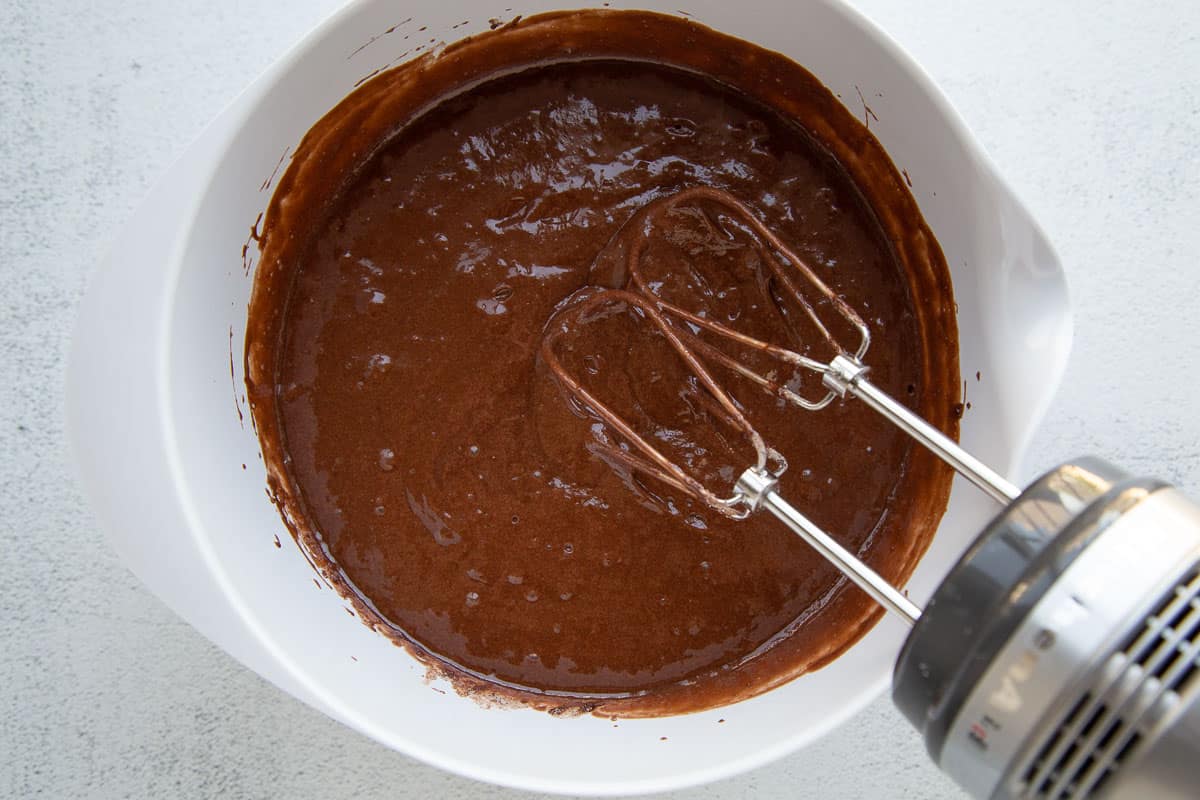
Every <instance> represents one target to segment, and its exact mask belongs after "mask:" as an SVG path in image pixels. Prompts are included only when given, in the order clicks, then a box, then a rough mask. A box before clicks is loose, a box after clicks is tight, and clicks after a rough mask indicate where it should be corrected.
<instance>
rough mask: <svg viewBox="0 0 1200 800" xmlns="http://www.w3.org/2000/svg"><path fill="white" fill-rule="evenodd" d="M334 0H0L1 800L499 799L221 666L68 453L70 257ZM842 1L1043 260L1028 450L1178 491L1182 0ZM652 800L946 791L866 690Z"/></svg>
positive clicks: (1199, 298)
mask: <svg viewBox="0 0 1200 800" xmlns="http://www.w3.org/2000/svg"><path fill="white" fill-rule="evenodd" d="M510 4H511V2H510ZM337 5H338V3H337V0H291V2H288V3H286V4H285V3H281V2H274V3H272V2H266V0H181V1H180V2H172V3H163V2H159V0H133V1H131V2H121V3H118V2H115V1H114V0H105V1H104V2H82V0H40V1H37V2H34V1H33V0H6V2H4V3H2V4H0V281H2V283H0V285H2V286H3V288H2V289H0V296H2V301H0V370H2V371H0V456H2V459H0V532H2V536H3V540H2V543H0V553H2V555H0V560H2V561H0V563H2V565H3V576H4V588H3V590H2V594H0V720H3V722H2V723H0V795H2V796H4V797H30V796H45V797H53V798H64V797H105V798H107V797H154V798H165V797H215V796H221V797H228V798H239V797H289V796H306V797H321V798H341V797H345V798H350V797H355V798H366V797H440V798H485V797H486V798H517V797H521V796H523V795H520V793H515V792H510V791H506V790H501V789H497V788H493V787H488V786H483V785H479V784H475V783H472V782H470V781H466V780H463V779H459V778H456V777H454V776H450V775H446V774H443V773H440V772H438V771H436V770H434V769H431V768H429V767H426V766H424V765H421V764H418V763H416V762H414V761H412V760H410V759H408V758H405V757H403V756H400V755H397V754H395V753H392V752H389V751H387V750H385V749H383V748H382V747H380V746H378V745H376V744H374V743H372V742H370V741H368V740H366V739H364V738H362V737H360V736H359V735H357V734H355V733H352V732H351V731H349V730H347V729H345V728H343V727H341V726H340V725H338V724H337V723H334V722H332V721H330V720H328V719H326V718H325V717H323V716H321V715H320V714H318V713H317V712H314V711H312V710H310V709H308V708H306V707H304V706H302V705H301V704H299V703H298V702H296V701H294V700H292V699H291V698H290V697H288V696H286V695H284V694H282V693H280V692H278V691H277V690H275V689H274V688H272V687H271V686H269V685H267V684H266V683H264V682H263V681H261V680H260V679H258V678H257V677H256V676H255V675H253V674H252V673H249V672H247V671H246V670H244V669H242V668H241V667H240V666H238V665H237V664H235V663H234V662H233V661H232V660H231V659H229V658H228V657H226V656H225V655H224V654H223V653H221V652H220V651H218V650H217V649H216V648H214V647H213V646H212V645H210V644H209V643H208V642H207V641H205V640H204V639H202V638H201V637H200V636H199V635H198V634H196V633H194V632H193V631H192V630H191V629H190V628H189V627H187V626H186V625H185V624H184V623H182V622H180V621H179V620H178V619H176V618H175V617H174V616H173V615H172V614H171V613H170V612H168V611H167V610H166V609H165V608H163V607H162V606H161V605H159V603H158V602H157V601H156V600H155V599H154V598H153V597H151V596H150V595H149V594H148V593H147V592H146V591H145V590H143V589H142V588H141V586H140V585H139V584H138V583H137V582H136V580H135V579H134V578H133V577H132V576H131V575H129V573H127V572H126V571H125V570H124V569H123V568H122V567H121V566H120V564H119V563H118V562H117V561H116V558H115V557H114V555H113V554H112V553H111V551H110V550H109V548H108V547H107V545H106V543H105V542H104V540H103V539H102V538H101V537H100V536H99V535H98V534H97V532H96V529H95V526H94V524H93V522H92V520H91V518H90V516H89V513H88V511H87V509H86V508H85V507H84V505H83V503H82V499H81V497H80V495H79V492H78V491H77V490H76V488H75V486H74V484H73V477H72V473H71V468H70V464H69V462H68V458H67V455H66V449H65V444H64V441H63V424H62V386H63V366H64V356H65V353H66V349H67V341H68V336H69V333H70V327H71V321H72V316H73V309H74V306H75V303H76V302H77V300H78V298H79V297H80V295H81V293H82V291H83V288H84V286H85V283H86V277H87V274H88V271H89V270H90V269H91V268H92V266H93V265H94V264H95V263H96V261H97V260H98V258H99V256H100V254H101V253H102V252H103V251H104V248H105V246H106V244H107V243H108V241H109V240H110V239H111V238H112V236H113V232H114V230H115V229H116V228H117V227H118V226H120V225H121V224H122V223H123V222H124V220H125V219H126V218H127V217H128V216H129V214H130V212H131V211H132V209H133V208H134V207H135V206H136V204H137V203H138V202H139V201H140V199H141V197H142V195H143V194H144V192H145V191H146V190H147V188H148V187H149V185H150V183H151V182H152V181H153V180H154V179H155V178H156V176H158V175H159V174H160V173H161V172H162V171H163V169H164V168H165V167H166V165H167V164H168V163H169V162H170V161H171V159H173V158H175V157H176V156H178V155H179V154H180V153H181V152H182V151H183V149H184V147H185V146H186V144H187V142H188V141H189V140H190V139H191V138H192V137H193V136H195V134H196V133H197V132H198V131H199V130H200V129H201V127H202V126H203V125H204V123H205V122H207V121H208V120H209V119H211V118H212V117H213V116H214V115H215V114H216V113H217V111H218V110H219V109H220V108H221V107H222V106H223V105H224V103H226V102H227V101H228V100H229V99H230V98H232V97H233V96H234V94H235V93H236V92H238V91H239V90H240V89H241V88H242V87H243V86H244V85H245V84H246V83H248V81H249V80H250V78H251V77H253V76H254V75H255V74H257V72H258V71H259V70H260V69H262V68H263V67H264V66H266V65H267V64H268V63H269V62H270V61H271V60H272V59H273V58H275V57H276V56H277V55H278V54H280V53H281V52H282V51H283V50H284V49H285V48H287V47H288V46H289V45H291V44H292V43H293V42H294V41H295V40H296V39H298V38H299V37H300V36H301V35H303V33H304V32H305V31H306V30H308V29H309V28H310V27H311V26H312V25H314V24H315V23H316V22H317V21H319V20H320V19H321V18H322V17H323V16H325V15H326V14H328V13H329V12H330V11H331V10H332V9H333V8H335V7H336V6H337ZM857 5H858V6H859V7H860V8H861V9H862V10H863V11H864V12H865V13H866V14H867V15H868V16H870V17H872V18H873V19H875V20H876V21H877V22H878V23H880V24H881V25H882V26H883V27H884V28H885V29H886V30H888V31H889V32H890V33H891V34H892V35H893V36H894V37H896V39H898V40H899V41H900V42H901V43H902V44H903V45H904V46H905V47H906V48H907V49H908V50H909V51H910V52H911V53H912V54H913V55H914V56H915V57H916V59H917V60H918V61H919V62H920V63H922V64H923V65H924V66H925V68H926V69H928V70H929V72H930V73H931V74H932V75H933V77H934V79H935V80H936V81H937V82H938V83H939V84H940V85H941V86H942V87H943V88H944V89H945V91H946V92H947V93H948V94H949V96H950V98H951V100H952V101H953V102H954V103H955V104H956V105H957V107H958V108H959V109H960V111H961V112H962V113H963V115H964V116H965V117H966V120H967V122H968V124H969V125H970V127H971V128H972V129H973V130H974V131H975V133H976V134H977V135H978V136H979V138H980V139H981V140H982V142H983V144H984V146H985V147H986V148H987V149H988V150H989V151H990V152H991V154H992V156H993V157H994V159H995V160H996V162H997V164H998V165H999V167H1000V170H1001V172H1002V173H1003V174H1004V175H1005V176H1007V177H1008V178H1009V179H1010V180H1011V182H1012V184H1013V185H1014V187H1015V188H1016V190H1017V192H1018V193H1019V194H1020V195H1021V196H1022V197H1023V198H1024V199H1025V200H1026V201H1027V202H1028V204H1029V205H1030V207H1031V208H1032V210H1033V212H1034V214H1035V216H1037V218H1038V219H1039V220H1040V221H1041V222H1042V223H1043V224H1044V226H1045V227H1046V229H1047V231H1048V232H1049V235H1050V238H1051V240H1052V241H1053V242H1054V243H1055V245H1056V246H1057V248H1058V250H1059V252H1060V254H1061V256H1062V258H1063V261H1064V263H1065V264H1066V269H1067V273H1068V276H1069V279H1070V283H1071V289H1072V295H1073V298H1074V302H1075V303H1076V306H1077V309H1078V315H1077V326H1076V344H1075V350H1074V354H1073V357H1072V360H1071V364H1070V367H1069V369H1068V372H1067V378H1066V382H1065V385H1064V387H1063V389H1062V391H1061V392H1060V394H1059V396H1058V399H1057V401H1056V402H1055V404H1054V407H1053V409H1052V411H1051V413H1050V417H1049V419H1048V421H1047V423H1046V425H1045V426H1044V427H1043V429H1042V431H1041V433H1040V434H1039V435H1038V437H1037V438H1036V440H1035V443H1034V446H1033V449H1032V452H1031V454H1030V456H1029V459H1028V462H1027V465H1026V468H1025V473H1026V476H1027V477H1028V476H1032V474H1033V473H1035V472H1036V471H1038V470H1039V469H1040V468H1042V467H1045V466H1049V465H1051V464H1052V463H1053V462H1055V461H1057V460H1061V459H1063V458H1067V457H1070V456H1072V455H1076V454H1078V453H1082V452H1093V453H1097V454H1105V455H1107V456H1109V457H1110V458H1112V459H1113V460H1115V461H1117V462H1118V463H1123V464H1125V465H1126V466H1128V467H1130V468H1132V469H1134V470H1141V471H1147V472H1153V473H1156V474H1158V475H1160V476H1162V477H1164V478H1167V479H1169V480H1172V481H1174V482H1177V483H1178V484H1180V485H1181V486H1184V487H1186V488H1188V489H1190V490H1191V491H1192V492H1193V493H1197V492H1200V399H1197V398H1198V396H1200V394H1198V392H1200V380H1198V379H1197V378H1196V373H1195V365H1196V363H1197V361H1198V360H1200V337H1198V336H1197V333H1196V322H1195V318H1196V315H1197V312H1198V311H1200V11H1198V10H1197V6H1196V5H1195V3H1194V2H1192V0H1170V2H1167V1H1166V0H1163V2H1156V3H1138V2H1134V0H1127V2H1111V1H1109V2H1100V1H1098V0H1090V1H1084V2H1071V3H1068V2H1056V3H1045V2H1041V0H1009V2H1005V3H994V2H980V1H979V0H971V1H970V2H967V1H966V0H924V2H922V3H919V4H917V3H912V2H910V0H859V2H858V3H857ZM797 24H800V22H799V21H798V23H797ZM1189 390H1190V393H1189ZM796 713H798V714H800V713H803V709H797V710H796ZM670 796H671V797H676V798H716V797H760V798H772V797H789V798H793V797H929V798H941V797H946V798H949V797H959V796H961V795H960V793H959V792H958V791H957V790H956V789H955V788H954V787H953V786H952V785H951V784H950V783H949V781H948V780H946V779H945V778H943V777H941V776H940V775H939V774H938V773H937V772H936V771H935V770H934V769H933V768H932V767H931V766H929V765H928V764H927V763H926V760H925V755H924V751H923V748H922V746H921V744H920V743H919V741H918V740H917V739H916V738H915V736H913V735H912V734H911V733H910V731H909V729H908V728H907V726H906V724H905V723H904V722H903V721H902V720H901V719H900V717H899V715H898V714H897V713H896V712H895V711H894V710H892V708H891V706H890V704H889V702H888V701H887V700H886V699H881V700H879V701H878V702H877V703H876V704H875V705H874V706H872V707H871V708H870V709H869V710H868V711H866V712H864V713H863V714H861V715H859V716H858V717H857V718H856V719H854V720H853V721H851V722H850V723H849V724H847V725H845V726H844V727H843V728H841V729H840V730H839V731H838V732H837V733H836V734H835V735H833V736H831V737H829V738H828V739H826V740H825V741H823V742H821V743H820V744H818V745H817V746H814V747H812V748H809V749H807V750H805V751H803V752H801V753H798V754H796V755H793V756H791V757H789V758H786V759H784V760H782V761H780V762H778V763H776V764H773V765H771V766H768V767H766V768H763V769H760V770H758V771H756V772H753V773H751V774H748V775H745V776H742V777H739V778H736V779H732V780H728V781H725V782H722V783H719V784H715V785H712V786H708V787H703V788H699V789H695V790H691V791H686V792H679V793H676V794H673V795H670Z"/></svg>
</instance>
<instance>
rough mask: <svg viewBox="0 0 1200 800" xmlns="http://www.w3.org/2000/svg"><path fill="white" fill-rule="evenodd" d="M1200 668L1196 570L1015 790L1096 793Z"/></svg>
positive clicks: (1120, 653)
mask: <svg viewBox="0 0 1200 800" xmlns="http://www.w3.org/2000/svg"><path fill="white" fill-rule="evenodd" d="M1198 669H1200V569H1197V568H1193V570H1192V571H1191V572H1190V573H1189V574H1188V575H1187V577H1186V578H1184V579H1183V580H1181V581H1179V583H1177V584H1176V585H1175V586H1174V587H1173V588H1172V589H1171V590H1170V591H1168V592H1166V593H1165V594H1164V595H1163V597H1162V599H1161V600H1160V601H1159V603H1158V604H1157V605H1156V606H1155V608H1154V610H1153V611H1151V612H1150V613H1149V614H1148V615H1147V616H1146V618H1145V620H1144V621H1143V623H1142V625H1141V626H1139V627H1138V628H1136V629H1135V631H1134V632H1133V634H1131V635H1130V636H1129V638H1128V639H1127V640H1126V641H1125V642H1124V643H1123V644H1122V646H1121V647H1120V648H1119V649H1118V650H1117V651H1116V652H1114V653H1113V654H1112V655H1111V656H1109V657H1108V661H1107V662H1106V663H1105V664H1104V666H1103V667H1102V668H1101V669H1100V670H1098V671H1097V672H1096V676H1097V677H1096V682H1095V684H1094V685H1093V686H1092V687H1091V688H1090V689H1089V690H1088V691H1086V692H1084V694H1083V696H1082V697H1080V698H1079V700H1078V701H1077V702H1076V703H1075V705H1074V706H1072V707H1071V708H1070V710H1069V711H1068V712H1067V713H1066V714H1065V715H1064V716H1063V719H1062V721H1061V722H1060V723H1059V725H1058V726H1057V727H1056V728H1055V729H1054V731H1053V732H1052V733H1050V734H1049V735H1048V736H1047V737H1046V739H1045V741H1044V742H1043V743H1042V744H1041V746H1040V747H1039V748H1038V749H1037V750H1036V752H1035V754H1034V756H1033V758H1032V759H1031V760H1030V762H1029V765H1028V767H1027V768H1026V769H1025V771H1024V773H1023V775H1022V777H1021V779H1020V781H1019V782H1018V785H1017V786H1016V787H1014V788H1016V789H1017V791H1016V792H1014V794H1015V795H1016V796H1018V797H1028V798H1036V799H1037V800H1067V799H1068V798H1084V797H1089V796H1092V795H1095V794H1096V793H1098V792H1099V791H1100V790H1101V789H1102V788H1103V787H1104V784H1105V783H1106V782H1107V781H1108V780H1109V779H1110V778H1111V777H1112V776H1113V775H1114V774H1115V773H1116V772H1117V770H1118V769H1120V767H1121V765H1122V764H1123V763H1125V762H1126V761H1127V760H1128V759H1129V757H1130V756H1132V755H1133V754H1134V753H1135V752H1136V750H1137V746H1138V743H1139V742H1140V741H1141V739H1142V736H1143V734H1144V733H1145V731H1146V729H1147V728H1149V727H1150V726H1151V725H1152V724H1153V723H1154V721H1155V720H1156V719H1157V718H1158V716H1159V714H1160V713H1161V711H1162V710H1163V708H1164V707H1165V704H1166V703H1169V702H1171V701H1173V700H1174V699H1175V698H1173V697H1172V695H1178V694H1182V693H1184V692H1185V691H1187V689H1188V688H1189V686H1190V685H1191V684H1192V682H1193V681H1194V680H1195V678H1196V673H1197V671H1198Z"/></svg>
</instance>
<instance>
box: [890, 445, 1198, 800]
mask: <svg viewBox="0 0 1200 800" xmlns="http://www.w3.org/2000/svg"><path fill="white" fill-rule="evenodd" d="M1198 673H1200V506H1197V505H1195V504H1194V503H1192V502H1190V501H1189V500H1187V499H1186V498H1184V497H1183V496H1182V495H1181V494H1180V493H1179V492H1177V491H1176V490H1174V489H1172V488H1170V487H1168V486H1166V485H1165V484H1163V483H1162V482H1159V481H1154V480H1146V479H1131V478H1130V477H1128V476H1127V475H1125V474H1124V473H1122V472H1121V471H1119V470H1117V469H1116V468H1114V467H1112V466H1111V465H1108V464H1106V463H1104V462H1102V461H1099V460H1097V459H1081V460H1079V461H1077V462H1075V463H1068V464H1064V465H1062V466H1060V467H1058V468H1056V469H1055V470H1052V471H1051V472H1049V473H1047V474H1046V475H1045V476H1043V477H1042V478H1040V479H1039V480H1037V481H1035V482H1034V483H1033V484H1032V485H1030V486H1029V488H1028V489H1026V490H1025V491H1024V492H1022V493H1021V494H1020V496H1019V497H1018V498H1017V499H1016V500H1015V501H1013V502H1012V503H1011V504H1010V505H1009V506H1007V507H1006V508H1005V509H1004V510H1003V511H1002V512H1001V513H1000V514H999V515H998V516H997V517H996V518H995V519H994V520H993V521H992V522H991V524H989V525H988V527H987V528H986V529H985V530H984V531H983V533H982V534H981V535H980V537H979V538H978V539H977V541H976V542H975V544H974V545H972V547H971V548H970V549H969V550H968V551H967V553H966V554H964V555H963V557H962V558H961V559H960V561H959V562H958V564H957V565H956V566H955V567H954V568H953V569H952V570H951V571H950V573H949V574H948V576H947V577H946V579H945V580H944V581H943V582H942V584H941V585H940V586H939V587H938V589H937V590H936V592H935V593H934V595H933V597H932V598H931V599H930V601H929V603H928V604H927V606H926V608H925V610H924V612H923V613H922V614H921V617H920V619H919V621H918V622H917V623H916V624H915V626H914V628H913V631H912V633H911V634H910V635H909V637H908V639H907V641H906V642H905V645H904V647H903V649H902V650H901V653H900V657H899V659H898V661H897V664H896V668H895V681H894V688H893V699H894V701H895V702H896V705H897V706H898V707H899V708H900V709H901V711H903V712H904V714H905V715H906V716H907V717H908V719H909V721H910V722H912V724H913V725H914V726H915V727H916V728H917V730H918V731H920V732H921V733H922V735H923V736H924V738H925V742H926V745H927V747H928V749H929V753H930V755H931V756H932V757H933V760H934V761H935V762H936V763H937V764H938V766H939V767H940V768H941V769H942V770H944V771H945V772H947V773H948V774H949V775H950V776H951V777H953V778H954V779H955V780H956V781H957V782H958V783H960V784H961V785H962V786H963V787H964V788H965V789H967V790H968V791H969V792H970V793H971V794H972V795H974V796H976V797H987V798H1055V799H1057V798H1082V797H1111V798H1125V797H1129V798H1133V797H1138V798H1147V797H1153V798H1176V797H1178V798H1185V797H1187V798H1191V797H1196V796H1197V794H1198V793H1200V678H1198V677H1197V675H1198Z"/></svg>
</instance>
